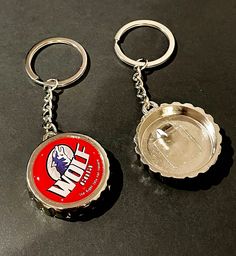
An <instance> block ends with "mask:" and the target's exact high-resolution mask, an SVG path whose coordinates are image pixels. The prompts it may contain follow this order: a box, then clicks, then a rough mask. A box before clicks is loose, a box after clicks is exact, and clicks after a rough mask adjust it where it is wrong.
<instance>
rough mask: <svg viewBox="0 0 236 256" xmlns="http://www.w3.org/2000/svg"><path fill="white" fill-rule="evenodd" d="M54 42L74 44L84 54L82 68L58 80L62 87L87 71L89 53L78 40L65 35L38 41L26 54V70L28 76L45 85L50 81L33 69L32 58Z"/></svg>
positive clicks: (59, 85) (59, 86)
mask: <svg viewBox="0 0 236 256" xmlns="http://www.w3.org/2000/svg"><path fill="white" fill-rule="evenodd" d="M52 44H66V45H70V46H73V47H74V48H75V49H77V50H78V51H79V53H80V54H81V56H82V64H81V67H80V69H79V70H78V71H77V72H76V73H75V74H74V75H73V76H71V77H69V78H67V79H65V80H62V81H58V85H57V88H62V87H65V86H67V85H70V84H72V83H74V82H75V81H76V80H78V79H79V78H80V77H81V76H82V75H83V74H84V72H85V70H86V67H87V62H88V61H87V53H86V51H85V49H84V48H83V47H82V46H81V45H80V44H79V43H78V42H76V41H74V40H72V39H68V38H63V37H54V38H48V39H45V40H43V41H41V42H39V43H37V44H36V45H34V46H33V48H32V49H31V50H30V51H29V52H28V54H27V56H26V60H25V70H26V72H27V74H28V76H29V77H30V78H31V79H32V80H33V81H34V82H35V83H37V84H39V85H42V86H44V85H45V84H48V81H46V82H45V81H41V80H40V78H39V76H38V75H37V74H36V73H35V72H34V71H33V68H32V60H33V58H34V56H35V54H36V53H37V52H38V51H39V50H41V49H42V48H43V47H46V46H48V45H52Z"/></svg>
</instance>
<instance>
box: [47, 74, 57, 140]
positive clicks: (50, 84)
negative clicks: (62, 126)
mask: <svg viewBox="0 0 236 256" xmlns="http://www.w3.org/2000/svg"><path fill="white" fill-rule="evenodd" d="M57 86H58V81H57V80H56V79H49V80H47V83H45V84H44V86H43V89H44V91H45V93H46V95H45V97H44V104H43V128H44V130H45V134H44V136H43V140H46V139H48V138H50V137H52V136H54V135H56V134H57V128H56V126H55V124H54V123H53V121H52V118H53V115H52V110H53V105H52V103H53V91H54V90H55V89H56V88H57Z"/></svg>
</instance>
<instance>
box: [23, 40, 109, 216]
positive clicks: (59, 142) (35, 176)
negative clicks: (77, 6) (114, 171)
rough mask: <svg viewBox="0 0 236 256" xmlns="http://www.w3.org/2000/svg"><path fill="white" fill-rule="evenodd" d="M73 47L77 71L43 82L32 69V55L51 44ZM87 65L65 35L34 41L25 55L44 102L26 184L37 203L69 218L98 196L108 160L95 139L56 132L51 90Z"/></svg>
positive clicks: (74, 77) (66, 82)
mask: <svg viewBox="0 0 236 256" xmlns="http://www.w3.org/2000/svg"><path fill="white" fill-rule="evenodd" d="M56 43H61V44H68V45H71V46H73V47H75V48H76V49H77V50H78V51H79V52H80V53H81V55H82V58H83V61H82V66H81V68H80V69H79V71H78V72H77V73H76V74H75V75H74V76H72V77H71V78H68V79H66V80H63V81H58V80H56V79H50V80H48V81H46V82H43V81H41V80H40V79H39V77H38V75H37V74H35V73H34V71H33V69H32V65H31V62H32V59H33V57H34V55H35V54H36V53H37V52H38V51H39V50H40V49H41V48H42V47H45V46H47V45H51V44H56ZM86 66H87V55H86V52H85V50H84V48H83V47H82V46H81V45H80V44H79V43H77V42H75V41H73V40H71V39H67V38H50V39H46V40H44V41H42V42H39V43H38V44H36V45H35V46H34V47H33V48H32V49H31V50H30V52H29V53H28V55H27V58H26V72H27V74H28V75H29V76H30V78H31V79H33V81H35V82H36V83H38V84H40V85H43V87H44V90H45V92H46V96H45V98H44V106H43V121H44V125H43V126H44V129H45V131H46V133H45V135H44V141H43V142H42V143H41V144H40V145H39V146H38V147H37V148H36V149H35V150H34V152H33V153H32V155H31V157H30V160H29V162H28V167H27V186H28V189H29V192H30V194H31V196H32V198H33V199H34V200H35V201H36V203H37V206H38V207H39V208H40V209H42V210H44V211H45V212H46V213H47V214H49V215H51V216H56V217H59V218H64V219H71V218H72V216H74V215H75V213H76V212H78V211H80V210H82V209H84V208H87V207H89V205H90V204H91V202H93V201H95V200H97V199H99V197H100V195H101V193H102V192H103V191H104V190H105V189H106V187H107V181H108V178H109V175H110V171H109V160H108V158H107V154H106V152H105V150H104V149H103V148H102V146H101V145H100V144H99V143H98V142H97V141H95V140H94V139H92V138H90V137H88V136H86V135H82V134H77V133H61V134H57V129H56V126H55V125H54V124H53V122H52V104H53V91H54V90H56V89H58V88H62V87H65V86H66V85H69V84H71V83H73V82H74V81H76V80H77V79H79V78H80V77H81V76H82V74H83V73H84V71H85V69H86Z"/></svg>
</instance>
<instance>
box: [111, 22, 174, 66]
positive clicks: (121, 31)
mask: <svg viewBox="0 0 236 256" xmlns="http://www.w3.org/2000/svg"><path fill="white" fill-rule="evenodd" d="M135 27H152V28H156V29H158V30H160V31H161V32H162V33H164V34H165V36H166V37H167V39H168V41H169V47H168V49H167V51H166V53H165V54H164V55H163V56H162V57H160V58H159V59H157V60H153V61H148V63H147V65H146V63H145V61H142V62H140V61H136V60H132V59H131V58H129V57H127V56H126V55H125V54H124V53H123V52H122V50H121V48H120V45H119V41H120V39H121V37H122V35H124V34H125V33H126V32H127V31H129V30H131V29H133V28H135ZM174 48H175V38H174V36H173V34H172V32H171V31H170V30H169V29H168V28H167V27H166V26H164V25H163V24H161V23H159V22H157V21H153V20H135V21H132V22H129V23H127V24H126V25H124V26H123V27H122V28H120V29H119V30H118V32H117V33H116V35H115V45H114V49H115V53H116V55H117V56H118V58H119V59H120V60H121V61H123V62H125V63H126V64H128V65H130V66H133V67H134V66H139V67H142V66H146V67H147V68H153V67H157V66H159V65H161V64H163V63H164V62H166V61H167V60H168V59H169V58H170V56H171V54H172V53H173V51H174Z"/></svg>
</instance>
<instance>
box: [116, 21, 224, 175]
mask: <svg viewBox="0 0 236 256" xmlns="http://www.w3.org/2000/svg"><path fill="white" fill-rule="evenodd" d="M142 26H147V27H153V28H156V29H158V30H160V31H161V32H163V33H164V34H165V36H166V37H167V39H168V41H169V47H168V49H167V51H166V53H165V54H164V55H163V56H162V57H161V58H159V59H157V60H154V61H148V60H145V59H139V60H137V61H135V60H132V59H130V58H129V57H127V56H126V55H125V54H124V53H123V52H122V50H121V48H120V45H119V41H120V38H121V37H122V35H123V34H124V33H126V32H127V31H129V30H130V29H132V28H135V27H142ZM174 47H175V39H174V36H173V34H172V33H171V31H170V30H169V29H168V28H167V27H166V26H164V25H162V24H160V23H158V22H156V21H152V20H137V21H133V22H130V23H128V24H126V25H125V26H123V27H122V28H121V29H120V30H119V31H118V32H117V34H116V35H115V46H114V49H115V52H116V54H117V56H118V58H119V59H120V60H122V61H123V62H125V63H126V64H128V65H130V66H132V67H134V70H135V74H134V76H133V80H134V82H135V88H136V89H137V91H138V93H137V97H138V98H140V99H141V103H142V104H143V107H142V112H143V114H144V116H143V117H142V119H141V122H140V123H139V125H138V127H137V129H136V135H135V138H134V141H135V144H136V147H135V150H136V152H137V154H139V155H140V159H141V161H142V162H143V163H144V164H146V165H148V166H149V169H150V170H151V171H153V172H155V173H160V174H161V175H162V176H164V177H172V178H177V179H183V178H186V177H188V178H193V177H196V176H197V175H198V174H199V173H204V172H206V171H207V170H208V169H209V168H210V167H211V166H212V165H214V164H215V162H216V161H217V158H218V156H219V154H220V152H221V141H222V137H221V134H220V128H219V126H218V125H217V124H216V123H215V122H214V120H213V118H212V116H211V115H209V114H206V113H205V111H204V110H203V109H202V108H199V107H194V106H193V105H192V104H189V103H185V104H181V103H179V102H173V103H171V104H167V103H164V104H161V105H160V106H158V105H157V103H155V102H153V101H150V100H149V98H148V96H147V93H146V90H145V88H144V84H143V80H142V71H143V70H144V69H145V68H153V67H157V66H159V65H161V64H162V63H164V62H165V61H167V60H168V59H169V58H170V56H171V54H172V53H173V51H174Z"/></svg>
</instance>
